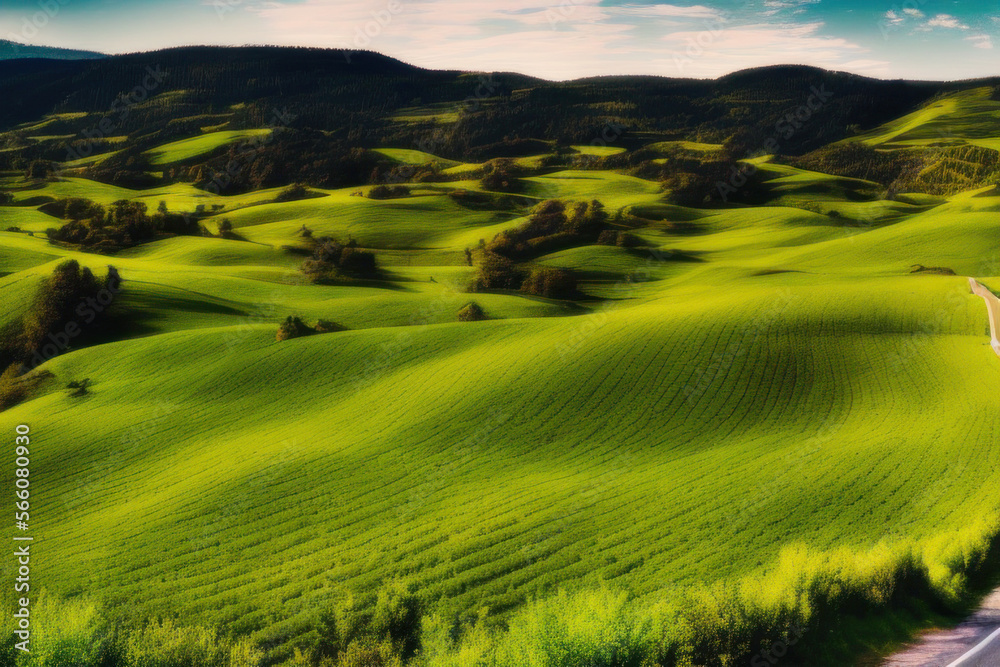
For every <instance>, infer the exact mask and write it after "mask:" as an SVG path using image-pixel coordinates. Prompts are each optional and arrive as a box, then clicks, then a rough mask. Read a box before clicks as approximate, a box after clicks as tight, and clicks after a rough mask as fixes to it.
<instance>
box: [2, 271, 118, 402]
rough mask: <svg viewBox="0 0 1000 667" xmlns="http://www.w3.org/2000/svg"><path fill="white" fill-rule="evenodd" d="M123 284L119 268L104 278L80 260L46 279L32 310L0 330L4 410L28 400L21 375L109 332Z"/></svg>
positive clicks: (32, 304)
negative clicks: (114, 305)
mask: <svg viewBox="0 0 1000 667" xmlns="http://www.w3.org/2000/svg"><path fill="white" fill-rule="evenodd" d="M121 284H122V279H121V276H120V275H119V274H118V270H117V269H115V268H114V267H112V266H109V267H108V272H107V275H106V276H105V277H104V279H98V278H97V277H96V276H94V274H93V272H92V271H91V270H90V269H89V268H87V267H81V266H80V264H79V262H77V261H76V260H67V261H65V262H63V263H62V264H60V265H59V266H57V267H56V269H55V271H54V272H53V273H52V275H51V276H49V277H48V278H46V279H45V280H44V281H42V283H41V285H39V287H38V291H37V292H36V294H35V297H34V299H33V301H32V302H31V305H30V307H29V308H28V310H27V311H26V312H25V313H24V314H23V315H21V316H20V317H18V318H16V319H15V320H13V321H11V322H10V323H8V324H7V326H5V327H4V329H3V331H0V370H2V371H3V375H2V377H0V403H2V404H3V405H0V409H2V408H3V407H7V406H9V405H10V404H12V403H14V402H17V401H18V400H20V399H21V398H23V396H22V395H21V392H19V391H18V390H17V387H18V386H22V387H23V385H21V384H20V383H19V382H18V378H20V376H22V375H24V374H25V373H27V372H28V371H30V370H31V369H33V368H35V367H36V366H39V365H40V364H42V363H44V362H45V361H47V360H49V359H51V358H53V357H55V356H58V355H59V354H62V353H63V352H66V351H67V350H69V349H71V348H72V347H79V346H80V345H86V344H88V343H89V342H91V341H94V340H97V339H99V338H100V337H102V336H104V335H105V334H106V332H107V331H106V330H107V328H108V322H109V307H110V306H111V304H112V303H113V302H114V300H115V297H116V296H117V294H118V293H119V292H120V291H121V288H122V287H121Z"/></svg>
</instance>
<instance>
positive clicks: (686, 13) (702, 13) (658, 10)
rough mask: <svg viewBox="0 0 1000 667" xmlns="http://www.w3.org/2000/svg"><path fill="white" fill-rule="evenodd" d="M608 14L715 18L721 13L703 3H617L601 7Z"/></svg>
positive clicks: (719, 16)
mask: <svg viewBox="0 0 1000 667" xmlns="http://www.w3.org/2000/svg"><path fill="white" fill-rule="evenodd" d="M602 9H604V10H605V11H607V12H608V13H609V14H623V15H628V16H670V17H677V18H688V19H717V18H721V16H722V14H721V13H719V11H718V10H716V9H712V8H711V7H705V6H704V5H694V6H691V7H680V6H678V5H619V6H617V7H602Z"/></svg>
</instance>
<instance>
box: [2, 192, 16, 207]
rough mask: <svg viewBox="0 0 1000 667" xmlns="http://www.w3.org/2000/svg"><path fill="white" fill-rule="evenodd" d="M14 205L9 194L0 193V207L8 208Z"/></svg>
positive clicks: (12, 198)
mask: <svg viewBox="0 0 1000 667" xmlns="http://www.w3.org/2000/svg"><path fill="white" fill-rule="evenodd" d="M13 203H14V195H12V194H11V193H9V192H0V206H10V205H11V204H13Z"/></svg>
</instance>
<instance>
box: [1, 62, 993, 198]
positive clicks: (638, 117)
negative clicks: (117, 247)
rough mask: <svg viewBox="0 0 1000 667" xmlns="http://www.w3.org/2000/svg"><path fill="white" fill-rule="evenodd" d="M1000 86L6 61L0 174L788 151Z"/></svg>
mask: <svg viewBox="0 0 1000 667" xmlns="http://www.w3.org/2000/svg"><path fill="white" fill-rule="evenodd" d="M998 85H1000V79H993V80H981V81H971V82H962V83H948V84H946V83H933V82H908V81H882V80H878V79H870V78H865V77H860V76H856V75H853V74H848V73H844V72H829V71H825V70H821V69H816V68H811V67H803V66H776V67H767V68H760V69H752V70H745V71H741V72H736V73H734V74H730V75H728V76H724V77H721V78H719V79H716V80H695V79H671V78H665V77H651V76H642V77H639V76H619V77H599V78H590V79H580V80H576V81H568V82H551V81H545V80H541V79H536V78H532V77H527V76H524V75H519V74H511V73H500V74H495V73H494V74H481V73H469V72H458V71H436V70H427V69H422V68H418V67H414V66H412V65H409V64H406V63H403V62H400V61H399V60H395V59H393V58H389V57H386V56H383V55H380V54H377V53H373V52H349V51H341V50H329V49H307V48H284V47H188V48H176V49H168V50H163V51H155V52H150V53H142V54H130V55H122V56H113V57H108V58H105V59H101V60H91V61H57V60H43V59H35V60H16V61H0V98H2V99H4V100H5V101H6V104H5V105H3V106H2V107H0V134H2V142H3V145H0V149H4V150H2V151H0V169H6V170H23V169H26V168H27V166H28V165H29V164H31V163H32V162H34V161H38V160H41V161H48V162H62V161H66V156H67V154H70V155H73V154H75V153H74V152H73V151H76V150H77V149H79V148H80V146H78V145H77V144H80V142H84V143H85V144H86V145H85V146H84V147H83V148H86V150H87V152H88V154H91V153H94V152H97V153H102V152H111V151H112V150H113V152H114V157H113V159H109V160H107V161H104V162H103V163H102V168H103V169H105V170H106V171H108V172H114V173H115V174H122V173H127V172H131V173H133V174H139V175H140V176H141V175H142V174H143V173H144V172H145V171H146V170H147V168H148V165H147V164H146V162H147V161H148V158H146V157H143V156H144V155H147V152H148V151H149V150H150V149H151V148H154V147H156V146H159V145H163V144H166V143H169V142H171V141H176V140H179V139H185V138H188V137H192V136H196V135H199V134H201V133H203V132H209V131H218V130H228V131H242V130H248V129H252V128H264V127H273V126H281V127H282V128H284V129H285V130H286V131H285V132H283V133H282V140H281V145H282V146H285V148H275V149H273V150H275V151H279V150H281V151H284V152H285V153H287V154H288V155H292V154H293V153H295V151H300V150H302V148H303V147H308V146H311V147H312V149H311V150H312V152H314V153H315V152H322V153H324V154H345V153H346V152H348V151H350V150H353V149H370V148H376V147H387V146H388V147H413V148H420V149H421V150H424V151H426V152H429V153H433V154H435V155H438V156H441V157H443V158H449V159H455V160H468V161H476V162H479V161H483V160H485V159H489V158H496V157H505V156H506V157H518V156H525V155H537V154H539V153H540V152H546V151H547V150H549V149H550V148H551V147H552V146H559V145H572V144H581V143H582V144H590V143H594V142H605V143H614V144H615V145H616V146H619V147H622V148H627V149H635V148H638V147H640V146H643V145H648V144H649V143H650V142H655V141H661V140H675V139H684V140H694V141H700V142H706V143H712V144H726V145H728V146H730V147H732V149H733V153H735V154H739V155H740V156H742V155H745V154H746V153H747V152H748V151H747V150H744V148H746V147H756V148H766V149H767V151H768V152H772V153H781V154H784V155H790V156H795V155H801V154H804V153H807V152H809V151H812V150H815V149H817V148H819V147H822V146H825V145H828V144H830V143H831V142H834V141H837V140H839V139H842V138H844V137H846V136H849V135H851V134H857V133H859V132H863V131H866V130H868V129H871V128H873V127H876V126H878V125H880V124H882V123H884V122H886V121H889V120H891V119H895V118H899V117H901V116H903V115H905V114H907V113H910V112H911V111H913V110H914V109H916V108H918V107H919V105H921V104H923V103H925V102H927V101H928V100H929V99H931V98H933V97H934V96H935V95H938V94H942V93H950V92H954V91H955V90H961V89H972V88H983V87H988V88H991V89H993V91H994V92H993V95H994V97H995V96H996V90H997V86H998ZM42 125H44V128H45V129H44V131H43V132H38V131H36V130H38V129H40V128H41V127H42ZM102 127H103V128H104V129H103V130H102V129H100V128H102ZM39 134H41V135H45V137H47V139H46V140H45V141H37V140H36V139H37V137H36V136H35V135H39ZM542 148H544V149H545V150H541V149H542ZM286 149H287V150H286ZM79 154H80V155H83V152H80V153H79ZM189 166H190V165H189ZM98 177H101V178H104V176H100V175H98ZM261 182H262V183H263V182H266V179H261ZM317 184H320V185H332V184H333V183H317Z"/></svg>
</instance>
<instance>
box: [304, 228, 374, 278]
mask: <svg viewBox="0 0 1000 667" xmlns="http://www.w3.org/2000/svg"><path fill="white" fill-rule="evenodd" d="M300 270H301V271H302V273H304V274H305V275H306V276H308V277H309V279H310V280H311V281H312V282H314V283H319V284H323V283H332V282H338V281H339V280H340V279H343V278H348V279H351V278H367V279H374V278H378V277H379V268H378V262H377V261H376V259H375V253H373V252H370V251H367V250H360V249H359V248H358V242H357V241H356V240H355V239H350V240H349V241H348V242H347V243H346V244H343V243H341V242H340V241H338V240H336V239H333V238H330V237H328V236H321V237H320V238H318V239H314V240H313V253H312V257H310V258H309V259H307V260H306V261H305V262H303V263H302V266H301V267H300Z"/></svg>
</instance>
